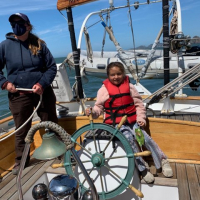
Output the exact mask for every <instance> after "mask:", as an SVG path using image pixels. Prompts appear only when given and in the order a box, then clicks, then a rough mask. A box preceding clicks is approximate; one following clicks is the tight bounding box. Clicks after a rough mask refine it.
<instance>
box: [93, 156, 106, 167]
mask: <svg viewBox="0 0 200 200" xmlns="http://www.w3.org/2000/svg"><path fill="white" fill-rule="evenodd" d="M91 162H92V164H93V166H94V167H101V166H103V165H104V163H105V158H104V156H103V155H102V154H101V153H95V154H93V155H92V158H91Z"/></svg>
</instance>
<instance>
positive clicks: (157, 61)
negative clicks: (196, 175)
mask: <svg viewBox="0 0 200 200" xmlns="http://www.w3.org/2000/svg"><path fill="white" fill-rule="evenodd" d="M140 52H141V56H137V67H138V73H140V71H141V69H142V68H143V67H144V65H145V63H146V60H147V54H148V52H147V51H145V50H143V51H142V50H138V51H137V54H139V53H140ZM126 54H127V55H130V58H131V59H130V60H131V62H132V63H133V66H134V69H135V72H136V65H135V63H136V61H135V58H134V54H133V52H131V51H127V52H126ZM67 58H68V61H67V63H68V65H69V66H70V67H72V69H74V63H73V57H72V54H71V53H70V54H69V55H68V56H67ZM116 61H119V62H121V60H120V59H119V58H118V55H117V52H104V54H103V58H102V57H101V52H99V51H96V52H93V58H92V62H90V61H89V60H88V58H87V55H86V52H85V51H81V55H80V68H81V69H80V71H81V72H83V73H84V74H85V75H90V76H95V77H99V78H107V74H106V67H107V65H108V64H109V63H111V62H116ZM198 63H200V56H183V62H182V65H181V66H182V69H183V70H185V71H186V70H188V69H190V68H191V67H193V66H195V65H196V64H198ZM163 65H164V64H163V57H162V51H157V53H155V55H154V58H153V60H152V62H151V63H150V66H149V68H148V70H147V73H146V75H145V77H144V79H155V78H157V79H163V78H164V70H163ZM178 70H179V69H178V63H177V57H176V56H174V55H171V56H170V78H172V79H173V78H176V77H177V76H178ZM83 73H82V75H84V74H83ZM126 74H127V75H128V76H129V77H131V78H132V75H131V74H130V73H129V71H128V70H126Z"/></svg>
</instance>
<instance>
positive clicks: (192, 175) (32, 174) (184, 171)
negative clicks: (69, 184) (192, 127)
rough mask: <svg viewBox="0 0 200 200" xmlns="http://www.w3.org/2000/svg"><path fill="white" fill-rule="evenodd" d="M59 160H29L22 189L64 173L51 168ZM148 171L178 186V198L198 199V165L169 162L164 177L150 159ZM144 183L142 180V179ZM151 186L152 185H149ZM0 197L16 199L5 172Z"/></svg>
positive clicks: (157, 182)
mask: <svg viewBox="0 0 200 200" xmlns="http://www.w3.org/2000/svg"><path fill="white" fill-rule="evenodd" d="M60 162H61V161H60V160H51V161H47V162H41V161H37V160H33V159H32V160H31V163H30V165H29V167H27V168H25V169H24V170H23V175H22V176H23V177H22V181H21V183H22V186H23V187H22V191H23V193H25V192H26V191H27V190H28V189H29V188H30V187H31V186H33V185H34V184H35V182H36V181H37V180H38V179H39V178H40V177H41V176H42V175H43V174H44V173H45V172H49V173H61V174H63V173H65V169H64V168H57V169H53V168H51V165H52V164H53V163H60ZM149 166H150V171H151V173H153V174H154V176H155V182H154V184H155V185H161V186H171V187H178V192H179V200H199V199H200V165H199V164H184V163H174V162H173V163H171V166H172V168H173V172H174V176H173V177H172V178H164V176H163V175H162V173H161V172H159V171H158V170H156V168H155V166H154V165H153V163H152V161H149ZM142 183H144V181H142ZM150 186H152V185H150ZM0 199H2V200H7V199H9V200H16V199H18V193H17V186H16V176H14V175H12V173H9V174H7V175H6V176H5V177H4V178H3V180H2V182H1V183H0Z"/></svg>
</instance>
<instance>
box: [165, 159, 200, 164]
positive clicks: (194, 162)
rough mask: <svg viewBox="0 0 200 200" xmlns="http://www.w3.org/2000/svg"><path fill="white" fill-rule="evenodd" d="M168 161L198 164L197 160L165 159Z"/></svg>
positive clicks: (199, 162)
mask: <svg viewBox="0 0 200 200" xmlns="http://www.w3.org/2000/svg"><path fill="white" fill-rule="evenodd" d="M167 160H168V161H169V162H170V163H171V162H172V163H185V164H198V165H199V164H200V161H198V160H181V159H171V158H170V159H167Z"/></svg>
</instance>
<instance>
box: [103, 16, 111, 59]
mask: <svg viewBox="0 0 200 200" xmlns="http://www.w3.org/2000/svg"><path fill="white" fill-rule="evenodd" d="M108 18H109V19H110V14H109V12H108V13H107V16H106V25H107V23H108ZM105 41H106V30H105V29H104V36H103V41H102V48H101V57H102V58H103V52H104V45H105Z"/></svg>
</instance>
